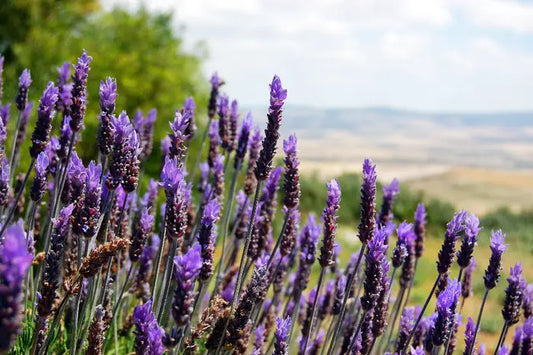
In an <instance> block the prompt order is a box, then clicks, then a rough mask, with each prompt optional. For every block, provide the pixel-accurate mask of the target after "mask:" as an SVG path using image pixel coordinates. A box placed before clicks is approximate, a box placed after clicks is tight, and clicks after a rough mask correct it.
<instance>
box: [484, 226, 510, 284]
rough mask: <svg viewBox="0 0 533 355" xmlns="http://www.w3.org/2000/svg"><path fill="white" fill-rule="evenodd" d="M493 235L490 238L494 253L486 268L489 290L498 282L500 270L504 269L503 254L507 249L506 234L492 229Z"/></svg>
mask: <svg viewBox="0 0 533 355" xmlns="http://www.w3.org/2000/svg"><path fill="white" fill-rule="evenodd" d="M491 233H492V237H491V239H490V250H491V251H492V254H491V256H490V259H489V266H488V267H487V270H485V276H484V277H483V279H484V280H485V287H486V288H487V289H488V290H491V289H493V288H494V287H496V285H497V284H498V281H499V279H500V272H501V270H502V254H503V252H504V251H505V250H506V249H507V244H504V242H505V234H504V233H503V232H502V231H501V230H499V231H496V232H494V231H492V232H491Z"/></svg>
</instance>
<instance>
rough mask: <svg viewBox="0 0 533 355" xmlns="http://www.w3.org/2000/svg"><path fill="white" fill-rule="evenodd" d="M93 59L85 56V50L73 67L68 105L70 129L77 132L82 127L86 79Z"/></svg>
mask: <svg viewBox="0 0 533 355" xmlns="http://www.w3.org/2000/svg"><path fill="white" fill-rule="evenodd" d="M92 60H93V59H92V58H91V57H90V56H88V55H87V52H85V50H84V51H83V53H82V54H81V56H80V57H79V58H78V63H77V64H76V65H74V75H72V82H73V84H74V86H73V87H72V105H70V111H71V114H70V115H71V117H72V120H71V121H70V128H72V131H73V132H74V133H75V132H78V131H79V130H80V129H81V127H82V125H83V118H84V117H85V109H86V106H87V77H88V74H89V70H90V69H89V64H90V63H91V61H92Z"/></svg>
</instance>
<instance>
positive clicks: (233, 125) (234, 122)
mask: <svg viewBox="0 0 533 355" xmlns="http://www.w3.org/2000/svg"><path fill="white" fill-rule="evenodd" d="M238 126H239V104H238V103H237V100H233V101H232V102H231V113H230V120H229V146H228V151H229V152H232V151H234V150H235V149H236V148H237V128H238Z"/></svg>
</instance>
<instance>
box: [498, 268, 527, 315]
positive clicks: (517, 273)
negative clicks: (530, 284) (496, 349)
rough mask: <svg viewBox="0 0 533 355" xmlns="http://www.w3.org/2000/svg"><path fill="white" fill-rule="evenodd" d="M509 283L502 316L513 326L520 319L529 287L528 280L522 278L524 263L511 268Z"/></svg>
mask: <svg viewBox="0 0 533 355" xmlns="http://www.w3.org/2000/svg"><path fill="white" fill-rule="evenodd" d="M507 282H508V285H507V288H506V289H505V301H504V302H503V309H502V315H503V319H504V320H505V322H506V323H507V325H512V324H516V323H518V321H519V319H520V308H521V306H522V302H523V300H524V289H525V288H526V287H527V283H526V280H525V279H524V278H523V276H522V263H516V264H515V266H514V267H511V276H510V277H509V278H508V279H507Z"/></svg>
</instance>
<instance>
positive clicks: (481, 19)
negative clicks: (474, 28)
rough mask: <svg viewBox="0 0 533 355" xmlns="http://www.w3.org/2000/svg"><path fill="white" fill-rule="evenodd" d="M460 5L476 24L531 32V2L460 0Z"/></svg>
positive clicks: (532, 15)
mask: <svg viewBox="0 0 533 355" xmlns="http://www.w3.org/2000/svg"><path fill="white" fill-rule="evenodd" d="M461 3H462V4H461V6H462V7H464V9H465V10H466V13H467V15H468V16H469V17H470V18H472V20H473V21H474V23H475V24H476V25H478V26H482V27H487V28H499V29H506V30H513V31H517V32H525V33H531V32H533V4H532V3H528V2H525V1H522V2H519V1H514V0H461Z"/></svg>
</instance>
